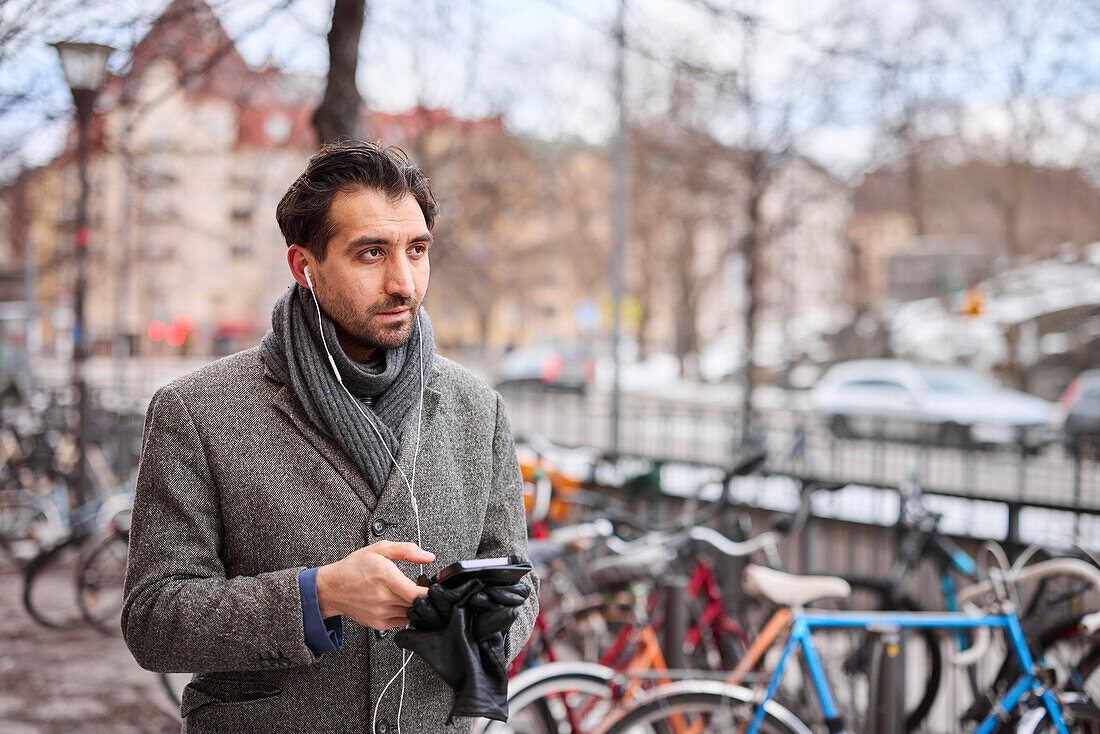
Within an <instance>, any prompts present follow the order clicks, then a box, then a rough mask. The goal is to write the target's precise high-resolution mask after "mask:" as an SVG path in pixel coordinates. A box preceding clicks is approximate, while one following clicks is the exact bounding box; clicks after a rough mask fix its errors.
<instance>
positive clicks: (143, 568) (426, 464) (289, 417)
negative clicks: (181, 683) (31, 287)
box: [122, 348, 538, 734]
mask: <svg viewBox="0 0 1100 734" xmlns="http://www.w3.org/2000/svg"><path fill="white" fill-rule="evenodd" d="M409 420H410V423H409V424H408V427H407V428H406V430H405V431H404V433H403V437H402V441H401V447H400V450H399V451H398V455H397V460H398V462H399V463H400V464H401V466H402V467H403V468H404V470H405V473H406V474H408V475H409V476H410V477H411V476H412V459H413V456H412V454H413V448H414V444H415V439H416V430H415V420H416V411H413V412H412V414H411V417H410V419H409ZM422 430H423V434H422V437H421V445H420V456H419V459H418V460H417V466H416V482H415V489H416V495H417V501H418V503H419V507H420V524H421V533H422V538H423V546H424V547H425V548H426V549H428V550H430V551H432V552H433V553H435V555H436V561H435V562H434V563H432V564H430V565H429V566H428V567H427V568H426V569H425V571H426V573H428V574H429V575H431V574H432V573H435V571H437V570H438V569H439V568H442V567H443V566H444V565H447V564H449V563H453V562H454V561H456V560H460V559H467V558H474V557H491V556H504V555H508V554H510V553H519V554H521V555H523V556H526V554H527V536H526V529H525V527H526V526H525V522H524V512H523V499H522V479H521V477H520V472H519V465H518V462H517V460H516V455H515V448H514V445H513V442H512V435H511V430H510V428H509V425H508V419H507V416H506V415H505V411H504V405H503V403H502V401H501V398H500V396H499V395H498V394H497V393H495V392H494V391H493V390H492V389H491V388H490V387H489V386H488V385H486V384H485V383H484V382H483V381H481V380H480V379H478V378H477V377H475V376H474V375H473V374H472V373H470V372H469V371H468V370H466V369H465V368H463V367H461V366H459V365H458V364H456V363H454V362H452V361H450V360H448V359H446V358H444V357H441V356H437V357H436V358H435V363H434V366H433V369H432V372H431V375H430V377H429V378H428V383H427V388H426V390H425V394H424V410H423V429H422ZM383 539H385V540H394V541H407V540H412V541H415V540H416V529H415V521H414V518H413V513H412V507H411V504H410V502H409V497H408V490H407V488H406V486H405V484H404V481H403V480H402V479H401V474H400V473H399V472H397V471H393V472H391V474H390V478H389V482H388V483H387V485H386V487H385V488H384V490H383V491H382V494H381V495H380V496H379V497H375V495H374V493H373V492H372V491H371V489H370V487H369V486H368V484H367V482H366V479H365V478H364V477H363V475H362V474H361V473H360V472H359V470H358V469H357V468H356V466H355V464H354V463H353V462H352V461H351V460H350V459H349V458H348V457H347V456H346V455H345V454H344V453H343V452H342V451H341V450H340V449H339V447H338V446H337V444H336V443H335V442H334V441H333V440H332V439H330V438H329V437H328V436H326V435H324V434H322V433H321V432H319V431H318V430H317V429H316V428H314V426H313V425H312V424H311V423H310V422H309V420H308V419H307V418H306V415H305V412H304V410H303V408H302V406H301V404H300V402H299V401H298V399H297V398H296V397H295V396H294V394H293V392H292V391H291V390H290V389H289V388H288V387H287V386H286V385H283V384H281V383H280V382H278V380H276V379H275V377H274V375H273V374H272V373H271V371H270V370H268V369H267V367H266V365H265V364H264V362H263V359H262V358H261V356H260V352H259V349H258V348H253V349H248V350H245V351H243V352H239V353H237V354H234V355H231V356H229V357H225V358H223V359H220V360H218V361H216V362H213V363H211V364H209V365H207V366H205V367H202V368H201V369H199V370H196V371H195V372H192V373H190V374H188V375H185V376H183V377H180V378H178V379H176V380H175V381H173V382H172V383H170V384H168V385H166V386H165V387H163V388H161V389H160V390H158V391H157V392H156V394H155V395H154V396H153V399H152V402H151V403H150V405H149V410H148V413H147V414H146V417H145V433H144V437H143V439H142V453H141V465H140V468H139V472H138V483H137V496H136V497H135V500H134V512H133V521H132V526H131V535H130V556H129V564H128V566H127V572H126V591H125V602H124V605H123V610H122V631H123V634H124V635H125V638H126V644H127V645H128V646H129V648H130V651H131V652H132V653H133V654H134V657H135V658H136V659H137V661H138V663H140V664H141V666H142V667H144V668H148V669H149V670H154V671H164V672H193V673H196V675H195V676H194V678H193V679H192V681H191V683H190V684H189V685H188V687H187V688H186V689H185V691H184V697H183V706H182V710H181V713H182V715H183V717H184V724H183V730H184V731H186V732H248V731H262V732H314V731H339V732H364V733H366V732H370V731H371V726H372V724H371V722H372V720H373V713H374V708H375V705H376V704H377V702H378V700H379V696H380V694H381V693H382V689H383V687H384V686H385V685H386V683H387V682H388V681H389V680H390V679H391V677H393V675H394V674H395V673H396V672H397V670H398V668H399V665H400V653H401V651H400V649H399V648H397V647H396V646H395V645H394V644H393V636H392V634H388V633H378V632H376V631H374V630H369V629H367V628H364V627H361V626H359V625H358V624H356V623H355V622H353V621H351V620H350V619H347V618H345V620H344V645H343V649H342V650H340V651H338V652H331V653H325V654H324V655H320V656H317V655H314V654H313V652H312V651H310V649H309V648H308V647H306V645H305V641H304V634H303V631H302V608H301V599H300V597H299V593H298V572H299V571H301V570H302V569H304V568H307V567H312V566H319V565H321V564H325V563H330V562H332V561H336V560H339V559H340V558H342V557H344V556H345V555H347V554H348V553H351V552H352V551H354V550H356V549H357V548H360V547H362V546H364V545H368V544H371V543H374V542H377V541H379V540H383ZM398 565H399V566H400V567H401V568H402V570H403V571H404V572H405V573H406V574H407V575H408V576H409V577H410V578H416V574H417V569H416V567H415V566H414V565H412V564H408V563H405V562H399V563H398ZM524 581H525V582H526V583H527V584H528V585H530V586H531V587H532V589H533V590H534V592H535V593H532V595H531V597H530V599H529V600H528V601H527V603H526V604H525V605H524V606H523V607H522V608H521V610H520V616H519V618H518V619H517V620H516V622H515V624H514V625H513V627H512V629H511V631H510V633H509V635H508V644H507V648H508V658H509V660H511V659H512V658H513V657H514V656H515V654H516V653H517V652H518V651H519V649H520V647H522V645H523V644H524V643H525V642H526V640H527V638H528V636H529V635H530V633H531V627H532V624H533V622H534V619H535V616H536V614H537V612H538V602H537V601H536V596H537V592H538V579H537V578H536V577H535V576H534V574H529V575H528V576H527V577H525V578H524ZM452 699H453V694H452V692H451V690H450V688H449V687H448V686H447V684H446V683H444V682H443V681H442V680H441V679H440V678H439V676H438V675H437V674H436V673H435V671H433V670H432V669H431V668H430V667H429V666H428V665H427V664H426V663H425V662H424V661H423V660H421V659H420V658H419V657H418V656H414V657H413V659H412V662H411V663H410V664H409V665H408V667H407V668H406V669H405V692H404V700H403V705H402V709H401V729H402V731H404V732H408V733H409V734H417V733H419V732H444V731H445V732H456V731H468V730H469V728H470V724H471V722H470V720H469V719H456V720H455V724H454V725H445V721H446V719H447V715H448V713H449V711H450V708H451V704H452ZM400 701H401V680H400V678H398V680H397V681H395V682H394V683H393V684H392V685H391V686H390V687H389V689H388V690H387V691H386V694H385V696H383V697H382V702H381V705H380V706H379V707H378V715H377V726H376V728H375V731H376V732H378V734H386V733H387V732H394V731H396V727H395V724H396V722H397V715H398V705H399V702H400Z"/></svg>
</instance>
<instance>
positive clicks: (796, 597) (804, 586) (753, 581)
mask: <svg viewBox="0 0 1100 734" xmlns="http://www.w3.org/2000/svg"><path fill="white" fill-rule="evenodd" d="M741 585H742V587H743V588H744V590H745V592H746V593H748V594H752V595H753V596H755V597H757V598H761V599H766V600H768V601H770V602H772V603H773V604H777V605H779V606H785V607H801V606H805V605H806V604H809V603H811V602H814V601H817V600H818V599H826V598H829V597H836V598H841V599H843V598H846V597H848V596H849V595H850V594H851V593H852V587H851V586H849V584H848V582H847V581H845V580H844V579H842V578H837V577H836V576H796V575H795V574H791V573H783V572H782V571H776V570H775V569H771V568H765V567H764V566H756V565H749V566H746V567H745V572H744V573H743V574H742V576H741Z"/></svg>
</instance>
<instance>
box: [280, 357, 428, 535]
mask: <svg viewBox="0 0 1100 734" xmlns="http://www.w3.org/2000/svg"><path fill="white" fill-rule="evenodd" d="M437 372H438V367H433V369H432V374H431V376H430V377H429V384H430V383H431V382H433V379H432V378H434V377H435V376H436V373H437ZM264 375H266V376H267V377H269V378H270V379H272V380H274V381H275V382H276V383H278V384H279V389H278V390H277V391H276V393H275V398H274V403H275V407H276V408H277V409H278V410H279V411H280V412H282V413H283V414H285V415H286V416H287V418H289V419H290V421H291V423H292V424H293V425H294V426H295V428H297V429H298V432H299V433H301V434H302V436H303V437H304V438H305V439H306V440H307V441H308V442H309V443H310V444H311V445H312V446H313V447H314V448H315V449H316V450H317V452H318V453H319V454H321V456H323V457H324V458H325V460H326V461H328V462H329V464H331V465H332V467H333V468H334V469H335V470H336V471H337V472H338V473H339V474H340V476H341V477H343V479H344V481H345V482H347V484H348V486H349V487H350V488H351V489H352V491H354V492H355V494H356V495H358V496H359V498H360V499H361V500H362V501H363V504H364V505H366V506H367V509H368V510H369V511H370V512H372V513H373V512H374V509H375V507H376V506H377V504H378V502H379V500H380V499H381V498H380V497H377V496H375V494H374V491H373V490H372V489H371V487H370V483H369V482H368V481H367V479H366V477H364V476H363V473H362V472H361V471H360V470H359V467H358V466H356V465H355V462H354V461H352V460H351V458H350V457H349V456H348V455H347V454H345V453H344V451H343V450H342V449H341V448H340V446H339V444H337V443H336V442H335V441H334V440H333V439H332V438H330V437H329V436H327V435H325V434H324V433H322V432H321V431H320V430H318V429H317V427H316V426H314V425H313V423H312V421H310V419H309V416H307V415H306V413H305V409H304V408H303V407H302V404H301V402H299V400H298V398H297V396H295V395H294V393H293V391H292V390H291V389H290V387H289V386H288V385H284V384H283V383H282V382H280V381H279V379H278V378H277V377H276V376H275V374H274V373H273V372H272V371H271V370H270V368H269V367H268V366H267V364H266V363H264ZM438 404H439V391H438V390H436V389H435V388H432V387H430V386H426V387H425V389H424V415H423V424H422V429H421V430H422V435H421V437H420V449H421V451H423V450H424V446H425V444H426V439H427V434H428V430H427V428H428V426H429V425H430V423H431V418H432V416H434V415H435V410H436V407H437V406H438ZM418 413H419V411H418V410H416V409H414V410H412V411H411V412H410V415H409V419H408V420H407V422H406V424H405V429H404V431H403V432H402V434H401V443H400V445H399V446H398V449H397V462H398V464H399V465H400V466H401V468H402V470H404V472H405V475H406V476H408V477H409V479H412V459H413V453H414V451H415V449H416V422H417V416H418ZM417 463H418V464H419V462H417ZM398 490H405V481H404V479H402V477H401V472H399V471H397V469H396V468H395V469H393V470H391V471H390V476H389V479H388V480H387V481H386V486H385V487H384V488H383V490H382V495H381V497H386V496H387V495H391V494H393V492H395V491H398Z"/></svg>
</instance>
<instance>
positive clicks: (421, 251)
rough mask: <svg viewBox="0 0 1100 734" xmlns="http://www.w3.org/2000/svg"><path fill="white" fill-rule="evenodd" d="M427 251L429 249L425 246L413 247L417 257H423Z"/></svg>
mask: <svg viewBox="0 0 1100 734" xmlns="http://www.w3.org/2000/svg"><path fill="white" fill-rule="evenodd" d="M427 251H428V248H427V247H426V246H424V245H413V252H415V253H416V254H417V255H423V254H424V253H425V252H427Z"/></svg>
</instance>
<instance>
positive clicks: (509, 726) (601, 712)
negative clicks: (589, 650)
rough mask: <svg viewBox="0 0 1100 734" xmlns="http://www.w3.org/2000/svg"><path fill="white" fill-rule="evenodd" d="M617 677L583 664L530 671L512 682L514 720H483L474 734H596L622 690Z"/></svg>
mask: <svg viewBox="0 0 1100 734" xmlns="http://www.w3.org/2000/svg"><path fill="white" fill-rule="evenodd" d="M616 675H617V674H616V673H615V671H614V670H612V669H611V668H608V667H605V666H603V665H597V664H595V663H578V662H563V663H548V664H546V665H540V666H538V667H537V668H532V669H530V670H525V671H524V672H522V673H520V674H519V675H517V676H516V677H515V678H513V679H512V680H511V681H509V683H508V722H507V723H504V722H500V721H485V720H479V721H478V722H477V724H476V725H475V727H474V731H475V732H476V733H477V734H504V733H505V732H507V733H509V734H511V733H512V732H517V733H522V734H590V732H593V731H595V728H596V727H597V726H599V725H600V724H601V723H602V722H603V721H605V720H606V718H607V716H608V714H609V712H610V708H611V706H612V705H613V700H614V698H615V695H616V692H617V689H616V687H615V685H614V680H615V677H616ZM570 713H573V714H575V716H570ZM582 716H583V718H581V717H582Z"/></svg>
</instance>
